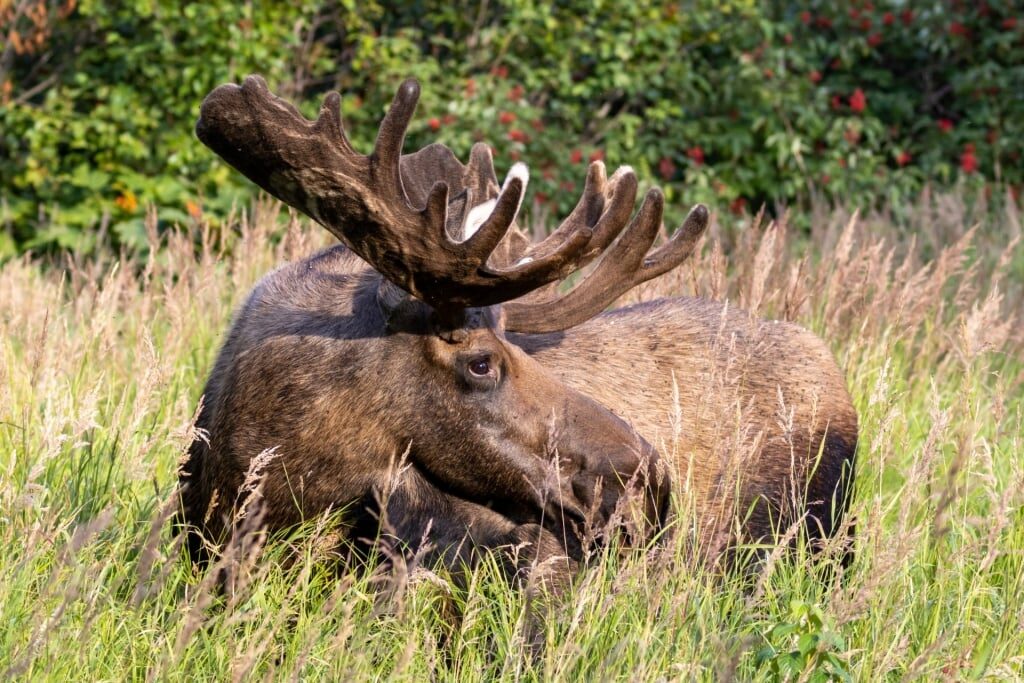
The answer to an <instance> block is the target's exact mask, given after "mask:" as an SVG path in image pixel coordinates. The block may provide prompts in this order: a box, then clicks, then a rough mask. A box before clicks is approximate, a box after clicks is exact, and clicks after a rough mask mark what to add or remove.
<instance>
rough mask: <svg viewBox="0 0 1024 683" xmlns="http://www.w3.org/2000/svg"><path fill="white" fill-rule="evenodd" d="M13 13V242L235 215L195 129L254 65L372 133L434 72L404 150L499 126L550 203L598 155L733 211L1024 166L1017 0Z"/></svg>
mask: <svg viewBox="0 0 1024 683" xmlns="http://www.w3.org/2000/svg"><path fill="white" fill-rule="evenodd" d="M0 27H2V31H0V40H3V46H2V49H0V193H2V196H0V202H2V204H0V226H2V228H0V256H2V255H3V254H8V255H9V254H11V253H14V252H15V251H19V250H24V249H28V248H32V249H36V250H39V249H41V248H50V247H53V246H62V247H72V246H73V247H77V248H87V247H88V246H89V245H90V244H91V243H92V242H93V240H94V236H95V235H96V234H97V232H105V231H108V230H109V231H112V232H113V234H114V236H115V239H116V240H117V241H119V242H123V243H130V244H133V245H136V246H138V245H141V244H144V243H145V236H144V230H143V214H144V210H145V206H146V205H147V204H149V203H153V204H155V205H156V206H157V216H158V218H159V221H160V227H161V229H164V228H166V227H167V226H168V225H170V224H172V223H175V222H179V223H184V222H187V221H189V220H194V219H196V218H198V217H199V216H201V215H204V214H206V215H207V216H212V217H214V218H217V219H222V218H223V217H224V216H226V215H227V213H228V211H229V210H230V207H231V206H233V205H234V204H235V203H236V202H238V201H242V200H244V199H245V198H247V197H248V196H249V195H250V193H251V189H250V187H249V186H248V185H247V184H246V183H244V182H243V181H242V179H241V178H240V176H239V175H238V174H236V173H234V172H233V171H231V170H229V169H228V168H226V167H225V165H224V164H222V163H220V162H219V161H217V160H216V159H215V158H214V156H213V155H212V154H211V153H210V152H209V151H207V150H205V149H204V148H203V147H202V146H201V145H200V144H199V143H198V142H197V141H196V140H195V137H194V135H193V134H192V126H193V124H194V122H195V118H196V114H197V111H198V104H199V102H200V101H201V100H202V98H203V96H204V95H205V94H206V93H207V92H209V90H211V89H212V88H213V87H215V86H216V85H218V84H220V83H222V82H227V81H238V80H239V79H240V78H242V77H243V76H245V75H246V74H248V73H252V72H259V73H262V74H263V75H265V76H266V77H267V79H268V80H269V81H270V83H271V85H272V87H273V88H274V89H275V90H276V91H277V92H279V93H281V94H283V95H285V96H287V97H289V98H292V99H294V100H297V101H301V102H303V103H304V109H305V111H306V112H307V114H308V115H312V114H314V113H315V111H316V109H317V104H318V102H319V99H320V98H321V97H322V95H323V94H324V93H325V92H326V91H328V90H330V89H339V90H341V91H342V92H343V93H345V95H346V98H345V103H344V114H345V116H346V119H347V121H348V122H349V124H350V125H349V127H350V129H351V131H352V132H353V135H354V137H355V138H356V139H357V141H361V142H363V143H366V142H368V139H367V136H369V135H371V134H372V132H373V131H374V130H375V123H376V122H377V121H378V120H379V118H380V116H381V114H382V112H383V110H384V108H385V107H386V105H387V102H388V101H389V99H390V96H391V94H392V93H393V92H394V89H395V86H396V85H397V84H398V83H399V82H400V80H401V79H402V78H403V77H405V76H408V75H414V76H417V77H419V78H420V79H421V81H422V83H423V86H424V97H423V101H422V104H421V108H420V111H421V115H420V116H419V117H418V118H417V119H416V121H415V122H414V130H413V131H412V135H411V140H410V142H409V145H410V148H412V147H413V146H420V145H423V144H425V143H426V142H428V141H432V140H435V139H437V140H441V141H442V142H445V143H447V144H449V145H451V146H452V147H453V148H454V149H455V150H457V152H458V153H459V154H462V155H465V154H467V152H468V149H469V147H470V145H471V143H472V142H473V141H475V140H478V139H483V140H487V141H488V142H490V143H491V144H492V145H493V146H494V147H495V149H496V152H497V158H498V163H499V167H507V166H508V165H509V164H510V163H511V162H512V161H513V160H515V159H518V158H520V157H521V158H523V159H524V160H526V161H528V162H529V164H530V165H531V167H532V168H533V169H534V174H533V175H534V178H535V182H534V183H533V184H532V187H533V190H534V191H533V195H532V200H533V201H534V202H535V203H536V204H537V206H538V207H544V208H545V209H547V210H553V211H565V210H567V209H568V208H569V207H571V206H572V204H573V202H574V201H575V192H576V191H577V190H578V189H579V187H580V186H581V184H582V179H583V176H584V173H585V165H586V162H587V161H588V160H589V159H593V158H599V157H603V158H606V159H607V160H608V162H609V163H610V164H611V165H617V164H623V163H628V164H631V165H633V166H635V167H637V169H638V171H639V174H640V176H641V177H643V178H645V179H648V180H654V181H657V182H658V183H660V184H662V185H663V186H665V187H666V188H667V189H668V193H669V200H670V202H672V201H673V200H678V199H680V198H681V197H685V199H686V201H688V202H693V201H698V200H699V201H705V202H709V203H711V204H713V205H716V206H721V207H731V209H732V210H734V211H736V212H742V211H743V209H745V208H748V207H749V208H750V209H751V210H753V209H756V208H757V207H759V206H760V205H761V204H762V203H768V204H769V206H770V207H772V208H774V205H775V203H776V202H781V203H784V204H787V205H793V204H801V205H803V206H806V205H807V203H808V202H809V201H810V200H811V199H812V198H814V197H816V196H821V197H824V198H843V199H849V198H853V199H854V200H855V201H856V202H857V203H858V204H860V205H868V204H879V203H884V202H890V203H894V204H899V203H900V201H901V200H902V199H905V198H908V197H913V196H915V195H916V193H917V192H918V191H919V190H920V189H921V188H922V187H923V186H924V185H925V184H927V183H938V184H942V185H951V184H957V183H964V184H966V185H968V186H970V187H971V188H973V189H974V190H977V191H982V192H986V193H990V192H991V191H992V190H993V188H996V189H998V190H999V191H998V192H997V193H996V196H997V197H1001V196H1003V191H1004V190H1006V189H1009V190H1010V191H1011V192H1013V193H1018V192H1019V190H1020V185H1021V183H1022V182H1024V174H1022V170H1021V168H1022V165H1021V163H1020V162H1021V158H1020V157H1021V152H1022V151H1024V97H1022V95H1021V93H1024V17H1021V16H1020V7H1019V4H1018V3H1016V2H1012V1H1011V0H1005V1H1003V2H997V1H993V2H960V1H957V0H888V1H886V0H880V1H879V2H870V1H868V0H863V1H854V2H850V3H839V4H837V3H831V2H825V1H813V0H812V1H809V2H783V1H782V0H776V1H774V2H767V3H762V2H755V1H754V0H694V1H693V2H687V3H681V4H680V3H672V2H664V1H663V0H637V1H636V2H630V3H619V2H597V3H596V4H595V3H594V2H593V1H592V0H586V1H582V0H572V1H570V2H559V3H548V2H536V1H534V0H503V1H501V2H485V3H477V2H466V1H462V0H460V1H457V2H450V1H448V0H445V1H444V2H436V1H432V0H424V1H420V2H413V3H385V2H378V1H374V0H368V1H365V2H364V1H360V2H355V1H353V0H340V1H336V2H330V1H327V0H289V1H288V2H204V3H179V2H176V1H172V0H131V1H128V0H113V1H108V0H102V1H100V0H0ZM805 227H806V226H805Z"/></svg>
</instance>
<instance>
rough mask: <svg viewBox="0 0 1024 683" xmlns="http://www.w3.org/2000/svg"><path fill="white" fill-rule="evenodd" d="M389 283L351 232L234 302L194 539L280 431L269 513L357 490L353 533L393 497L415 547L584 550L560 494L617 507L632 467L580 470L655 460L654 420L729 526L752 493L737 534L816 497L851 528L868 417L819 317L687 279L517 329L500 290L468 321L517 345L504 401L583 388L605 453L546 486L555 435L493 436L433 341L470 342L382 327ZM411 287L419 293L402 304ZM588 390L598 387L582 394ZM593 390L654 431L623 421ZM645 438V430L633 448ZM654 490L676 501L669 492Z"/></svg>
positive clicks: (703, 521)
mask: <svg viewBox="0 0 1024 683" xmlns="http://www.w3.org/2000/svg"><path fill="white" fill-rule="evenodd" d="M380 286H381V278H380V276H379V275H378V274H377V273H376V272H375V271H373V270H372V269H370V268H369V267H368V266H366V264H365V263H364V262H363V261H361V260H360V259H358V258H357V257H355V256H354V255H353V254H352V253H351V252H349V251H348V250H347V249H346V248H345V247H342V246H338V247H334V248H332V249H329V250H326V251H324V252H321V253H320V254H318V255H315V256H313V257H311V258H309V259H307V260H305V261H302V262H299V263H297V264H294V265H291V266H287V267H285V268H283V269H281V270H279V271H277V272H276V273H273V274H271V275H269V276H267V277H266V278H264V280H263V281H262V282H261V283H260V284H259V285H258V286H257V287H256V289H255V290H254V292H253V294H252V295H251V296H250V298H249V300H248V302H247V303H246V304H245V305H244V306H243V308H242V309H241V310H240V311H239V313H238V315H237V319H236V321H235V323H234V325H233V327H232V330H231V332H230V333H229V335H228V338H227V340H226V342H225V344H224V348H223V349H222V351H221V354H220V356H219V358H218V360H217V363H216V365H215V367H214V370H213V372H212V373H211V377H210V380H209V383H208V385H207V388H206V392H205V404H204V407H203V410H202V412H201V415H200V418H199V422H198V425H197V426H198V427H199V428H200V429H202V430H205V431H206V432H208V438H209V443H206V442H204V441H202V440H197V441H196V442H195V444H193V447H192V450H191V452H190V454H189V458H188V460H187V462H186V463H185V465H184V466H183V468H182V472H181V482H182V492H183V493H182V500H183V519H184V521H185V522H186V523H187V524H189V525H190V526H191V527H192V528H193V530H194V531H195V532H197V533H193V534H192V537H191V547H192V550H193V555H194V556H195V557H197V558H201V557H202V556H203V555H204V545H203V543H202V540H201V535H202V536H205V537H206V539H208V540H213V541H214V542H216V541H220V540H223V539H224V537H225V534H226V533H227V532H228V530H229V528H230V526H231V520H232V517H233V515H235V514H236V510H237V508H238V505H239V504H240V502H241V500H240V498H239V497H238V491H239V488H240V487H241V486H242V485H243V482H244V481H245V478H246V475H247V471H248V470H249V467H250V464H251V462H252V459H253V458H254V457H255V456H257V455H258V454H260V453H261V452H263V451H265V450H266V449H270V448H277V449H278V450H277V453H276V456H277V457H276V458H274V459H273V460H271V461H270V464H269V465H267V468H266V470H265V471H264V473H263V476H262V479H261V482H262V483H261V491H260V493H261V496H262V503H263V506H264V512H265V514H266V515H267V517H266V524H267V525H268V526H269V527H271V528H283V527H286V526H289V525H292V524H295V523H298V522H300V521H302V520H303V519H304V518H307V517H310V516H314V515H317V514H320V513H322V512H325V511H328V510H338V509H341V508H347V509H348V510H349V518H350V520H351V524H352V527H351V536H352V537H353V539H357V538H373V537H375V535H376V533H377V531H378V518H379V517H380V516H381V515H384V516H386V517H387V520H388V525H389V527H388V528H389V529H391V530H392V531H391V533H393V534H395V535H396V536H397V537H398V538H400V539H401V540H402V541H403V542H404V543H405V544H406V546H407V547H408V548H409V549H410V550H414V549H415V547H416V546H417V544H418V543H419V541H420V540H421V539H423V538H426V537H428V536H429V539H428V540H429V541H430V542H432V543H433V544H434V545H435V546H436V548H437V552H436V555H435V556H433V557H436V558H441V559H444V560H445V561H446V562H447V563H449V564H450V565H452V566H455V565H458V564H459V563H464V562H468V561H470V559H469V558H470V557H471V555H472V552H470V551H472V550H473V549H474V548H477V547H483V548H493V547H497V546H502V545H505V546H515V545H519V544H521V543H522V542H523V541H524V540H526V539H531V540H532V544H531V547H532V548H533V550H531V551H527V552H525V553H524V554H523V557H525V558H527V559H528V560H530V561H532V560H536V559H538V558H540V559H543V558H544V557H547V556H550V555H552V554H562V553H566V552H568V553H569V554H570V555H574V556H576V557H579V546H578V539H576V538H575V537H574V536H573V535H572V534H571V533H569V532H568V531H567V525H566V524H565V523H564V521H565V519H564V518H565V515H566V511H567V510H568V511H569V512H570V516H572V515H577V516H576V517H574V518H573V519H574V521H576V522H579V521H580V520H581V518H580V517H579V516H578V515H579V513H580V511H581V510H583V508H585V507H587V506H591V507H593V506H598V507H601V506H603V507H602V510H603V518H605V519H606V518H607V517H608V516H609V515H610V512H611V509H612V508H613V507H614V506H615V504H616V503H617V502H618V499H619V496H620V495H621V494H622V493H623V491H624V490H625V489H624V488H623V487H621V486H620V487H619V488H615V487H614V486H609V487H607V489H608V490H607V491H606V492H605V496H604V497H603V499H602V500H601V501H597V502H595V501H593V500H585V501H584V499H585V498H586V491H587V490H592V489H593V486H594V484H595V483H596V480H597V479H598V478H600V479H602V485H606V484H607V483H608V482H609V481H612V480H613V479H615V476H616V474H618V475H620V476H621V477H622V478H628V477H629V476H630V474H631V472H633V471H635V470H636V468H637V467H638V466H639V462H638V461H637V459H636V453H638V452H641V451H642V452H643V453H644V457H646V458H650V459H652V460H656V459H657V455H656V454H654V453H653V451H652V450H651V449H650V447H649V446H648V445H647V443H646V442H649V443H651V444H654V445H655V446H656V447H657V448H658V449H659V450H660V451H661V453H662V454H663V455H665V456H671V458H672V459H673V465H674V467H673V476H674V478H675V479H676V482H677V486H678V487H680V488H681V490H682V491H684V492H689V493H690V494H692V496H693V500H694V502H695V510H696V513H697V515H698V517H699V520H698V521H699V522H700V526H701V527H702V530H703V532H704V534H705V538H706V539H707V540H709V541H712V545H713V546H714V547H715V548H718V549H721V548H723V547H724V545H725V543H727V542H729V541H730V540H734V539H735V538H736V530H735V529H734V528H733V523H734V520H735V519H736V515H737V514H739V515H740V517H744V516H745V515H746V519H745V522H744V523H743V525H742V529H743V531H742V534H741V535H742V537H743V538H746V539H749V540H771V539H772V538H776V537H777V536H778V535H779V534H780V533H781V531H784V530H785V529H786V528H787V526H788V525H789V524H790V523H792V522H793V521H794V520H798V519H801V518H802V517H803V516H804V515H805V514H806V518H807V520H808V532H809V534H810V536H811V537H813V538H817V537H827V536H829V535H831V534H832V533H833V531H834V529H835V528H836V524H837V523H838V519H839V516H840V515H841V514H842V512H843V510H844V509H845V503H846V499H847V497H848V495H847V490H846V486H847V484H846V482H848V481H850V477H851V475H852V471H851V470H852V465H853V455H854V449H855V446H856V441H857V417H856V413H855V412H854V410H853V407H852V405H851V402H850V398H849V395H848V393H847V391H846V387H845V383H844V380H843V377H842V375H841V373H840V372H839V370H838V368H837V367H836V364H835V362H834V360H833V358H832V356H831V354H830V353H829V352H828V350H827V349H826V348H825V345H824V344H823V343H822V342H821V340H819V339H818V338H817V337H815V336H814V335H812V334H810V333H809V332H807V331H806V330H803V329H802V328H800V327H797V326H795V325H792V324H789V323H777V322H772V321H763V320H757V319H752V318H751V317H750V316H749V315H748V314H746V313H745V312H743V311H739V310H736V309H730V308H729V307H728V306H727V305H725V304H720V303H715V302H711V301H706V300H701V299H690V298H680V299H670V300H661V301H657V302H651V303H645V304H639V305H635V306H631V307H628V308H624V309H620V310H617V311H612V312H609V313H606V314H603V315H601V316H599V317H597V318H594V319H593V320H591V321H589V322H587V323H585V324H583V325H580V326H578V327H576V328H573V329H571V330H569V331H567V332H561V333H551V334H538V335H518V334H510V335H509V341H511V342H512V343H508V342H506V341H505V340H504V335H503V334H502V332H501V329H500V319H499V318H500V315H499V314H498V313H497V312H496V309H495V311H486V312H484V313H480V312H478V314H477V316H476V320H477V322H476V326H475V327H474V325H472V324H467V326H466V327H465V328H464V329H463V330H461V334H462V335H463V336H465V337H467V339H468V341H466V342H462V343H470V344H475V345H477V346H479V345H481V344H482V345H484V346H488V348H491V349H492V350H493V351H494V352H495V353H498V354H505V355H507V356H508V358H507V360H506V362H507V363H508V365H507V367H508V369H509V373H510V375H511V377H510V378H509V380H510V381H509V383H510V384H512V386H513V389H514V390H515V391H516V392H517V395H516V396H515V397H514V399H513V400H512V402H511V403H508V402H506V403H502V404H499V405H497V406H494V409H495V410H496V411H497V412H499V413H500V411H502V410H507V409H508V406H509V405H514V406H516V408H515V410H514V411H513V412H514V413H515V414H513V415H510V416H508V417H509V418H510V422H511V423H513V424H519V425H521V426H522V425H526V426H528V425H529V424H533V425H536V424H538V422H537V419H536V416H537V415H538V414H543V413H544V411H547V412H548V414H550V415H555V414H556V413H558V411H559V410H562V411H563V414H568V412H572V410H570V409H569V408H566V407H565V406H560V405H559V401H581V400H582V401H584V403H585V407H584V408H583V409H582V412H579V410H577V413H578V415H579V416H580V417H581V419H582V421H583V422H585V423H587V424H583V425H576V427H580V428H582V430H583V431H582V433H581V434H580V435H579V438H581V439H582V440H583V444H584V449H583V450H585V448H586V447H587V446H591V445H592V446H594V449H595V450H596V451H600V456H601V457H600V458H596V459H593V458H592V460H591V462H590V464H587V463H581V462H580V461H579V458H578V457H577V461H576V462H569V461H566V462H563V465H564V466H565V467H566V468H567V471H568V472H569V475H570V480H571V481H570V485H568V486H562V485H561V484H556V485H555V487H554V488H553V489H551V490H550V491H548V494H549V495H548V497H549V498H558V503H557V504H555V505H551V504H550V500H544V499H543V497H540V498H538V497H537V495H536V494H537V491H536V489H537V488H538V487H539V484H538V482H544V481H547V480H546V479H545V477H547V476H548V475H549V474H550V472H548V473H545V469H544V462H545V460H544V457H543V454H544V453H545V448H546V445H545V444H544V441H545V440H546V439H549V438H550V437H551V435H550V434H548V433H542V432H537V433H533V434H530V435H523V434H520V435H519V437H517V438H522V440H523V442H524V443H529V444H531V446H530V447H529V448H528V449H527V451H524V452H523V453H521V454H517V453H508V452H504V451H502V452H501V453H500V456H501V457H495V456H494V455H493V454H490V453H488V454H486V456H485V457H483V458H481V457H479V454H477V453H476V447H477V445H478V442H477V441H475V439H478V438H479V435H478V434H477V433H476V432H475V431H474V427H475V422H476V421H478V419H482V418H481V416H483V415H484V414H485V409H484V408H481V407H479V406H478V407H477V408H475V409H474V410H475V411H477V412H474V411H470V412H468V413H467V412H465V411H461V412H460V409H459V407H458V406H457V405H454V404H458V403H459V402H460V401H461V400H462V399H460V398H459V394H458V392H456V391H455V390H454V389H453V387H452V386H451V382H450V379H449V378H448V377H447V375H446V374H445V373H446V372H447V370H446V368H447V367H448V365H449V364H450V362H451V359H447V360H446V359H445V358H440V357H435V356H438V355H440V356H444V355H445V354H450V353H451V352H452V350H453V349H456V348H461V347H460V345H459V344H454V345H453V344H449V343H446V342H444V341H443V340H441V339H440V338H439V337H438V336H437V335H435V334H430V333H426V334H416V333H413V332H408V331H405V332H403V331H399V332H393V331H389V330H388V329H387V325H388V322H389V321H388V319H387V315H388V312H387V311H384V310H382V309H381V306H380V304H379V301H378V288H379V287H380ZM402 306H406V307H407V308H408V311H406V312H404V313H396V312H395V311H400V310H401V309H402ZM428 310H429V309H426V307H425V306H422V305H420V304H418V303H417V302H414V301H413V300H411V299H408V300H405V302H404V303H403V304H402V305H401V306H396V307H395V309H394V310H392V311H390V314H391V315H393V316H397V315H408V316H409V317H411V318H412V319H413V322H411V323H410V322H408V321H406V322H404V323H401V324H402V325H405V327H407V328H409V327H410V325H411V326H412V327H411V328H410V329H412V328H415V326H416V325H417V324H421V323H422V320H421V321H420V322H419V323H417V322H415V320H416V319H418V318H417V316H420V317H423V316H427V317H429V315H428ZM481 310H482V309H481ZM471 320H472V316H471ZM518 348H521V349H523V350H524V351H525V352H526V354H523V353H522V352H519V351H517V349H518ZM527 354H528V355H527ZM531 357H532V359H535V360H536V361H539V362H540V366H536V364H535V363H534V362H533V361H531ZM424 358H426V359H427V361H428V362H424ZM431 359H433V360H431ZM531 363H532V364H531ZM541 366H543V368H546V369H547V371H545V370H543V369H542V368H541ZM548 371H549V372H548ZM513 379H514V380H515V381H514V382H512V381H511V380H513ZM576 392H579V394H576ZM581 395H582V396H581ZM587 396H589V397H591V398H592V399H594V400H596V402H597V403H596V404H594V405H590V404H586V401H589V399H586V398H585V397H587ZM560 397H561V398H560ZM597 404H600V406H605V407H607V408H608V409H609V410H610V411H611V412H612V413H614V414H615V415H618V416H619V417H621V418H622V419H623V420H625V421H626V422H628V423H629V424H630V425H631V426H632V428H633V429H635V431H636V433H638V434H639V435H640V436H642V437H643V439H646V442H645V441H644V440H643V439H640V438H639V437H638V436H637V434H635V433H633V431H632V430H630V429H629V428H628V427H626V426H625V424H624V423H621V422H619V423H610V422H608V419H609V418H606V417H604V410H603V409H602V408H601V407H600V406H598V405H597ZM531 416H532V417H531ZM497 418H498V419H499V420H500V418H501V415H500V414H499V415H497ZM577 421H579V420H577ZM591 421H593V422H594V423H595V425H590V424H589V423H590V422H591ZM542 422H543V421H542ZM570 431H571V430H570ZM630 439H634V440H635V442H634V447H633V448H632V449H629V448H625V449H624V448H623V446H624V442H625V441H629V440H630ZM605 442H607V444H606V445H605V446H602V443H605ZM407 449H409V450H408V456H409V457H408V461H409V463H408V465H409V467H410V470H409V471H407V474H406V475H405V476H404V477H400V478H399V479H397V480H396V479H395V478H394V475H395V468H396V467H397V466H399V465H398V463H397V462H396V459H398V458H400V456H402V454H403V453H406V452H407ZM531 449H532V450H531ZM499 450H500V449H499ZM569 450H572V449H571V448H570V449H569ZM577 450H580V449H577ZM623 450H627V451H631V454H630V455H629V456H628V457H624V456H622V454H621V452H620V451H623ZM819 450H820V453H821V457H820V458H819ZM517 459H518V460H517ZM510 463H511V464H510ZM524 463H525V464H524ZM609 463H611V465H610V466H611V469H609ZM602 467H603V468H604V469H601V468H602ZM588 468H589V469H588ZM534 470H535V471H534ZM595 473H596V474H595ZM652 478H653V477H652ZM396 481H398V482H399V483H398V484H397V485H396V484H395V482H396ZM808 481H809V482H810V484H809V486H808V485H807V484H806V482H808ZM581 483H583V484H585V486H582V488H581ZM560 486H561V488H559V487H560ZM389 491H390V492H392V493H394V492H396V491H397V492H399V494H398V495H389V494H388V492H389ZM552 493H553V494H554V495H553V496H552V495H550V494H552ZM651 498H652V500H653V501H654V502H653V503H652V504H651V505H653V506H654V507H660V506H663V504H664V497H663V495H661V494H660V493H657V492H656V493H655V494H653V495H652V496H651ZM382 501H383V502H384V505H383V507H382V506H381V502H382ZM651 505H649V506H648V512H649V513H650V512H651V510H652V509H653V508H652V507H651ZM655 512H656V511H655ZM569 526H571V525H569ZM428 529H429V531H430V533H429V534H428V533H427V531H428ZM453 549H454V550H453ZM467 553H468V554H467Z"/></svg>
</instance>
